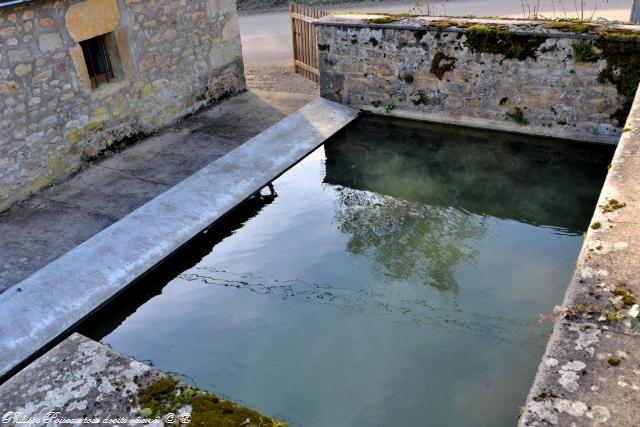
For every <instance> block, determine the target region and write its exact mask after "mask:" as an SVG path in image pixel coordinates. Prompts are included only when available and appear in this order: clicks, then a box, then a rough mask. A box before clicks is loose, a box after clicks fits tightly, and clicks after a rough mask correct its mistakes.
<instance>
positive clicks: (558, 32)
mask: <svg viewBox="0 0 640 427" xmlns="http://www.w3.org/2000/svg"><path fill="white" fill-rule="evenodd" d="M384 21H388V22H384ZM315 25H317V26H328V27H356V28H393V29H400V30H412V31H415V30H421V29H424V30H427V31H449V32H467V28H468V27H470V26H472V25H489V26H494V27H495V26H504V27H505V28H504V29H505V30H510V31H513V32H515V33H521V34H545V35H548V36H550V37H555V38H572V39H597V38H598V37H600V35H601V34H603V33H618V34H627V35H631V36H636V35H637V36H640V25H633V24H626V23H621V22H612V21H594V22H573V21H565V20H527V19H511V18H498V17H496V18H490V19H489V18H469V17H452V16H421V15H408V14H385V13H357V12H354V13H352V12H337V13H333V14H332V15H327V16H325V17H323V18H321V19H319V20H318V21H316V22H315Z"/></svg>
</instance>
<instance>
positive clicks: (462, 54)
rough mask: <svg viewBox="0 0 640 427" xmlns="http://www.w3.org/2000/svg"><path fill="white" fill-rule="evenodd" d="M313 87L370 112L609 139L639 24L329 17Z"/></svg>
mask: <svg viewBox="0 0 640 427" xmlns="http://www.w3.org/2000/svg"><path fill="white" fill-rule="evenodd" d="M316 28H317V34H318V47H319V51H320V91H321V95H322V96H323V97H325V98H327V99H330V100H334V101H338V102H341V103H344V104H346V105H350V106H352V107H356V108H359V109H362V110H365V111H371V112H374V113H378V114H389V115H395V116H400V117H406V118H413V119H418V120H429V121H435V122H443V123H450V124H459V125H465V126H474V127H481V128H491V129H501V130H507V131H513V132H522V133H528V134H534V135H546V136H553V137H559V138H567V139H574V140H581V141H591V142H601V143H616V142H617V140H618V139H619V137H620V133H621V130H622V128H623V126H624V121H625V119H626V117H627V115H628V112H629V110H630V107H631V103H632V101H633V97H634V94H635V90H636V88H637V85H638V80H639V79H640V76H639V74H638V72H637V69H639V67H640V42H639V40H640V39H639V34H640V33H639V31H640V27H639V26H631V25H627V26H606V25H597V24H593V25H590V24H585V23H575V22H559V21H523V20H487V19H458V18H455V19H454V18H433V17H431V18H428V17H404V16H385V15H353V14H343V15H333V16H328V17H326V18H323V19H322V20H321V21H319V22H318V23H317V27H316Z"/></svg>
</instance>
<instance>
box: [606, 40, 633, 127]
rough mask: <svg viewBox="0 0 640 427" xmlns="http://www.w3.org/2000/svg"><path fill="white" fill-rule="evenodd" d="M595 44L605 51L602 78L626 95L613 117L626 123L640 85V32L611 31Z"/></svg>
mask: <svg viewBox="0 0 640 427" xmlns="http://www.w3.org/2000/svg"><path fill="white" fill-rule="evenodd" d="M595 45H596V47H597V48H598V49H599V50H600V51H601V52H602V53H601V54H600V57H601V58H603V59H605V60H606V61H607V65H606V66H605V68H604V69H603V70H602V71H601V72H600V74H599V75H598V79H599V80H600V82H601V83H604V82H609V83H611V84H613V85H614V86H615V87H616V89H617V90H618V94H620V95H622V96H623V97H624V102H623V104H622V106H621V107H620V108H619V109H618V110H617V111H616V112H615V113H613V114H612V116H611V118H612V119H615V120H617V121H618V125H619V126H624V123H625V122H626V120H627V116H628V115H629V112H630V111H631V105H632V104H633V99H634V97H635V95H636V90H637V89H638V84H640V35H639V34H638V33H633V34H620V33H611V32H607V33H603V34H602V35H601V36H600V38H598V39H597V40H596V41H595Z"/></svg>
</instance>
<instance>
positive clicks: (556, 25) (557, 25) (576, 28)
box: [543, 20, 596, 34]
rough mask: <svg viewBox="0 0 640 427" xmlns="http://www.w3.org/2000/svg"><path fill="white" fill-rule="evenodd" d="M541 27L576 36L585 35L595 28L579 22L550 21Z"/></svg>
mask: <svg viewBox="0 0 640 427" xmlns="http://www.w3.org/2000/svg"><path fill="white" fill-rule="evenodd" d="M543 26H544V27H545V28H549V29H552V30H558V31H563V32H568V33H578V34H582V33H586V32H589V31H591V30H592V29H594V28H596V26H592V25H590V24H588V23H587V22H585V21H580V20H569V21H551V22H546V23H544V24H543Z"/></svg>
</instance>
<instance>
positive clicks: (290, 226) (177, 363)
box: [104, 149, 582, 426]
mask: <svg viewBox="0 0 640 427" xmlns="http://www.w3.org/2000/svg"><path fill="white" fill-rule="evenodd" d="M323 158H324V157H323V150H322V149H319V150H317V151H316V152H315V153H313V154H312V155H311V156H310V157H308V158H307V159H305V160H304V161H303V162H302V163H301V164H299V165H298V166H296V167H295V168H293V169H292V170H290V171H289V172H288V173H286V174H285V175H283V176H282V177H281V178H279V179H278V180H277V181H276V182H275V186H276V191H277V192H278V197H277V198H276V199H275V201H274V202H273V203H272V204H270V205H269V206H267V207H265V208H264V210H263V211H262V212H261V213H260V214H259V215H257V216H256V217H254V218H253V219H251V220H249V221H247V223H246V224H245V226H243V227H242V228H241V229H239V230H237V231H236V232H235V233H234V234H233V235H232V236H230V237H228V238H227V239H225V240H224V241H222V242H221V243H220V244H218V245H217V246H216V247H215V248H214V249H213V250H212V252H211V253H210V254H209V255H208V256H206V257H204V258H203V260H202V261H201V262H200V263H198V265H197V266H195V267H194V268H191V269H189V270H187V271H185V272H184V273H183V274H181V275H180V276H179V278H176V279H174V280H173V281H172V282H170V283H169V285H167V286H166V287H165V289H164V290H163V292H162V294H161V295H159V296H157V297H154V298H152V299H151V300H150V301H148V302H147V303H146V304H145V305H143V306H142V307H140V308H139V309H138V311H137V312H136V313H134V314H133V315H131V316H130V317H129V318H128V319H126V320H125V321H124V322H123V324H122V325H121V326H120V327H119V328H117V329H116V330H115V331H114V332H113V333H111V334H110V335H108V336H107V337H106V338H105V339H104V341H105V342H107V343H110V344H111V345H113V346H114V348H116V349H118V350H119V351H122V352H124V353H127V354H130V355H132V356H134V357H136V358H138V359H140V360H152V361H153V363H154V364H155V365H156V366H157V367H158V368H160V369H162V370H167V371H172V372H180V373H182V374H186V375H188V376H189V377H191V378H193V379H194V380H195V382H196V383H197V385H199V386H200V387H204V388H209V389H212V390H214V391H217V392H221V393H225V394H226V395H228V396H230V397H231V398H233V399H235V400H238V401H241V402H244V403H246V404H249V405H251V406H253V407H256V408H257V409H259V410H260V411H262V412H264V413H266V414H269V415H274V416H278V417H281V418H284V419H286V420H287V421H289V422H290V423H291V425H293V426H295V425H305V426H325V425H332V426H352V425H447V426H454V425H462V426H466V425H491V426H495V425H503V424H504V425H512V424H513V422H514V420H515V416H516V412H517V407H518V405H520V404H521V403H522V401H523V400H524V398H525V395H526V391H527V389H528V386H529V384H530V382H531V380H532V378H533V374H534V372H535V369H536V366H537V362H538V360H539V357H540V355H541V353H542V349H543V346H544V342H545V337H546V334H547V333H548V329H549V328H548V326H545V325H539V324H538V323H537V317H538V315H539V314H540V313H548V312H550V311H551V309H552V307H553V305H554V304H555V303H557V301H559V300H560V299H561V296H562V293H563V289H564V286H565V285H566V283H567V282H568V280H569V276H570V273H571V265H572V263H573V260H574V259H575V256H576V254H577V251H578V249H579V246H580V244H581V243H582V239H581V238H580V237H576V236H567V235H563V234H562V232H561V230H560V232H559V231H558V230H554V229H553V228H543V227H534V226H532V225H527V224H522V223H518V222H516V221H511V220H499V219H496V218H492V217H481V216H478V215H474V214H471V213H462V214H460V212H458V213H456V216H455V217H456V218H459V217H460V215H466V216H468V218H467V220H469V221H472V222H474V223H477V224H481V226H482V233H481V234H473V237H474V239H472V240H464V239H463V240H464V241H463V243H464V244H466V245H468V246H469V247H470V248H471V249H473V253H474V255H473V257H467V258H462V259H461V260H460V262H459V263H458V264H455V265H451V266H450V267H451V269H452V271H453V277H454V278H455V281H456V285H457V292H456V293H453V294H452V293H448V292H441V291H439V290H438V288H437V286H432V284H431V283H429V281H428V278H425V277H422V276H419V277H416V276H409V277H402V278H398V277H394V276H393V275H389V274H387V273H388V272H385V269H384V268H382V269H381V268H380V266H379V265H377V263H376V261H375V258H372V257H371V256H369V255H371V253H370V252H366V251H365V252H364V253H361V254H354V253H351V252H349V251H347V250H346V247H347V244H348V242H349V241H350V239H352V237H353V236H352V235H348V234H345V233H343V232H341V231H340V230H341V226H342V225H343V224H340V223H339V221H338V220H337V218H339V216H337V214H336V206H337V201H338V199H339V197H340V193H341V191H340V189H339V188H337V187H334V186H331V185H324V184H322V179H323V177H324V166H323ZM427 243H429V242H427ZM416 256H418V255H416ZM426 261H428V260H425V262H426Z"/></svg>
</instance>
